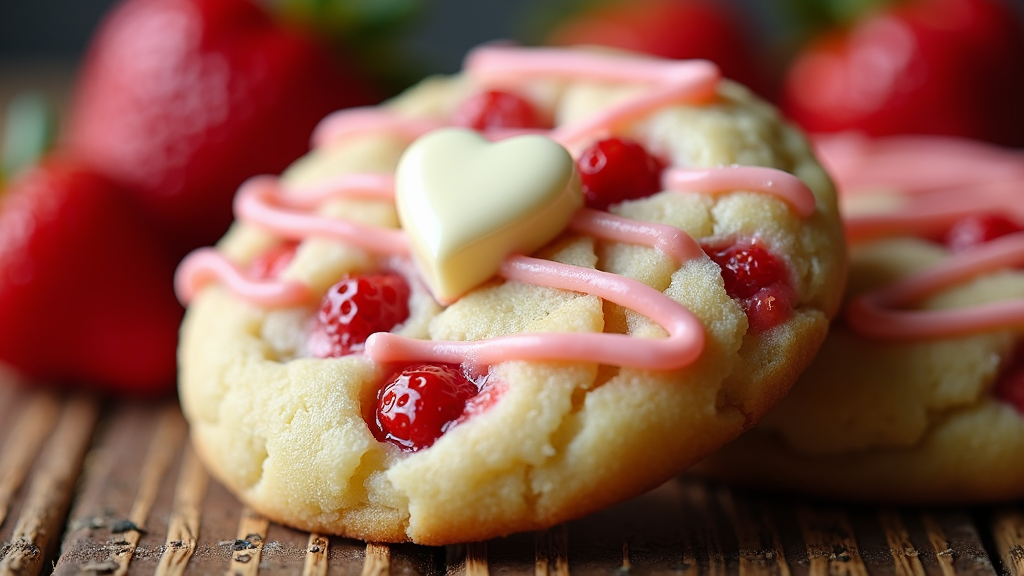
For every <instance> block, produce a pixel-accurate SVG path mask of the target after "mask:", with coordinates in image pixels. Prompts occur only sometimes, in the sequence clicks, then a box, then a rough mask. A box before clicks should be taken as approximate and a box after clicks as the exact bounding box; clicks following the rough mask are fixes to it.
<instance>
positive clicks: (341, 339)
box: [308, 273, 409, 358]
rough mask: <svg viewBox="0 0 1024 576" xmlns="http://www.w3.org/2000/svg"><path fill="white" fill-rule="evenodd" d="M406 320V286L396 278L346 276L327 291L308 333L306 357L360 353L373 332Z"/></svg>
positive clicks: (385, 329)
mask: <svg viewBox="0 0 1024 576" xmlns="http://www.w3.org/2000/svg"><path fill="white" fill-rule="evenodd" d="M408 318H409V285H408V284H407V283H406V282H405V278H403V277H402V276H401V275H399V274H395V273H381V274H375V275H368V276H346V277H345V278H343V279H342V280H341V281H340V282H338V283H337V284H335V285H334V286H331V288H330V289H328V290H327V293H326V294H325V295H324V297H323V299H322V300H321V302H320V307H319V309H318V310H317V313H316V316H315V317H314V321H313V328H312V330H311V331H310V335H309V341H308V347H309V351H310V354H312V355H313V356H316V357H318V358H338V357H341V356H346V355H348V354H352V353H355V352H360V351H362V350H363V346H364V344H365V342H366V339H367V338H369V337H370V334H373V333H375V332H387V331H390V330H391V329H393V328H394V327H395V326H398V325H399V324H401V323H402V322H405V321H406V319H408Z"/></svg>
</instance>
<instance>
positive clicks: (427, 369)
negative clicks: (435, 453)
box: [371, 364, 493, 452]
mask: <svg viewBox="0 0 1024 576" xmlns="http://www.w3.org/2000/svg"><path fill="white" fill-rule="evenodd" d="M479 393H480V388H479V386H478V385H477V383H475V382H473V381H472V380H471V379H470V378H468V377H467V376H466V375H465V374H464V373H463V371H462V370H461V369H460V367H458V366H454V365H451V364H420V365H417V366H410V367H408V368H405V369H404V370H401V371H399V372H397V373H395V374H394V375H392V376H391V377H390V378H389V379H388V380H387V383H385V384H384V386H382V387H381V388H380V390H379V391H378V392H377V403H376V406H375V408H374V420H373V422H372V423H371V429H372V430H373V432H374V435H375V436H376V438H377V439H378V440H379V441H381V442H389V443H391V444H394V445H396V446H398V447H400V448H402V449H403V450H406V451H409V452H415V451H417V450H422V449H424V448H427V447H429V446H431V445H432V444H433V443H434V442H435V441H437V439H438V438H440V437H441V436H442V435H443V434H444V433H445V432H447V431H448V430H449V429H451V428H452V427H453V426H454V425H455V424H456V423H458V422H459V421H460V419H461V417H462V416H463V414H464V413H465V412H466V411H467V405H468V404H469V403H470V402H471V400H473V399H474V398H476V397H478V395H479ZM492 402H493V401H488V402H483V404H482V407H477V409H476V410H475V411H482V410H483V409H486V407H487V406H488V405H490V404H491V403H492Z"/></svg>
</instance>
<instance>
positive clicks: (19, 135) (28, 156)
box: [0, 92, 56, 181]
mask: <svg viewBox="0 0 1024 576" xmlns="http://www.w3.org/2000/svg"><path fill="white" fill-rule="evenodd" d="M55 126H56V120H55V114H54V111H53V107H52V106H51V105H50V103H49V101H48V100H47V99H46V98H45V97H43V96H42V95H41V94H37V93H34V92H26V93H23V94H19V95H17V96H15V97H14V99H13V100H11V102H10V104H8V106H7V113H6V117H5V119H4V134H3V144H2V153H0V181H2V180H3V179H4V177H11V176H14V175H15V174H17V173H18V172H20V171H21V170H23V169H25V168H27V167H29V166H33V165H35V164H36V162H37V161H38V160H39V158H40V157H42V155H43V154H44V153H45V152H46V151H47V150H49V149H50V147H51V146H52V144H53V138H54V133H55Z"/></svg>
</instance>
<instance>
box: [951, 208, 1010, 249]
mask: <svg viewBox="0 0 1024 576" xmlns="http://www.w3.org/2000/svg"><path fill="white" fill-rule="evenodd" d="M1021 230H1024V228H1021V226H1020V225H1019V224H1017V223H1016V222H1014V221H1013V220H1010V219H1009V218H1007V217H1006V216H1002V215H1000V214H984V215H977V216H968V217H966V218H963V219H961V220H958V221H957V222H956V223H955V224H953V226H952V227H951V228H950V229H949V231H948V232H947V233H946V237H945V239H944V242H945V244H946V246H947V247H948V248H949V249H950V250H952V251H954V252H957V251H961V250H966V249H968V248H973V247H975V246H978V245H980V244H984V243H986V242H989V241H991V240H995V239H996V238H999V237H1001V236H1006V235H1007V234H1013V233H1014V232H1020V231H1021Z"/></svg>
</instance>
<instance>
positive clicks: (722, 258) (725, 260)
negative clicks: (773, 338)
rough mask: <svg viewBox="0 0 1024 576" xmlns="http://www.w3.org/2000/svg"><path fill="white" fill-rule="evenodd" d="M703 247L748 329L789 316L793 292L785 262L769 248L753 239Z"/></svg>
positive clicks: (762, 327) (770, 325)
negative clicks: (747, 322) (742, 311)
mask: <svg viewBox="0 0 1024 576" xmlns="http://www.w3.org/2000/svg"><path fill="white" fill-rule="evenodd" d="M703 248H704V252H705V253H707V255H708V256H709V257H710V258H711V259H712V260H713V261H714V262H715V263H716V264H718V266H719V267H720V268H721V269H722V279H723V280H724V281H725V291H726V292H727V293H728V294H729V296H731V297H732V298H735V299H737V300H739V301H740V303H741V305H742V306H743V310H744V312H746V314H747V320H748V321H749V323H750V328H751V330H753V331H754V332H762V331H764V330H768V329H770V328H773V327H775V326H778V325H779V324H781V323H783V322H785V321H786V319H788V318H789V316H790V315H791V314H792V312H793V303H794V302H795V301H796V293H795V291H794V290H793V287H792V286H791V285H790V283H789V273H788V271H787V269H786V266H785V264H783V262H782V261H780V260H779V259H778V258H777V257H775V255H774V254H772V253H771V252H770V251H768V249H766V248H765V247H764V246H763V245H761V244H760V243H758V242H757V241H756V240H743V241H740V242H737V243H735V244H731V245H728V246H724V247H713V246H708V245H704V246H703Z"/></svg>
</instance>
